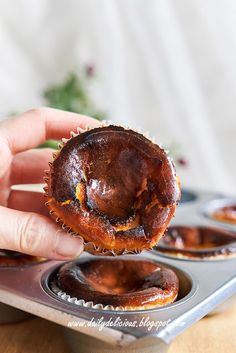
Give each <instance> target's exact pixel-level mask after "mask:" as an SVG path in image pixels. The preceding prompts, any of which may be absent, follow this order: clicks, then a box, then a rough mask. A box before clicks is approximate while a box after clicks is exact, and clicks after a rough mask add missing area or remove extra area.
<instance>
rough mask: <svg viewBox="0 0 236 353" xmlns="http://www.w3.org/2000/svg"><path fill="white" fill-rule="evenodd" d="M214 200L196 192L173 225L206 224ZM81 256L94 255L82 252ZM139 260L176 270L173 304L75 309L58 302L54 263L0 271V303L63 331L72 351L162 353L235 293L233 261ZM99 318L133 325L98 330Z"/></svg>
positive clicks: (146, 254)
mask: <svg viewBox="0 0 236 353" xmlns="http://www.w3.org/2000/svg"><path fill="white" fill-rule="evenodd" d="M217 197H218V195H215V194H209V193H197V197H196V199H195V200H194V201H191V202H189V203H185V204H182V205H180V206H179V208H178V211H177V214H176V217H175V219H174V222H173V224H184V225H195V224H198V225H209V220H208V218H207V217H204V216H203V214H202V209H203V207H204V205H205V204H206V203H207V202H209V201H210V200H212V199H214V198H217ZM82 257H93V256H92V255H89V254H86V253H84V254H82ZM131 257H132V255H131ZM138 257H140V258H145V259H147V260H148V259H149V260H152V261H156V262H157V263H160V264H162V265H164V266H167V267H170V268H173V269H174V270H175V271H176V273H177V276H178V277H179V279H180V296H179V298H178V300H177V301H176V302H175V303H173V304H170V305H167V306H164V307H161V308H156V309H147V310H134V311H124V310H110V309H108V308H106V309H104V308H103V309H101V308H99V307H97V308H95V307H89V306H84V305H76V304H75V303H73V302H72V303H71V302H68V301H66V300H64V299H63V298H59V297H58V295H57V294H56V293H54V292H53V291H52V288H51V279H52V278H53V276H55V273H56V272H57V271H58V269H59V267H60V266H61V265H62V264H63V262H56V261H48V262H43V263H37V264H34V265H32V266H26V267H21V268H0V301H1V302H2V303H4V304H6V305H10V306H12V307H14V308H17V309H21V310H23V311H26V312H28V313H31V314H34V315H37V316H40V317H42V318H45V319H47V320H51V321H53V322H55V323H58V324H60V325H62V326H64V327H65V333H66V336H67V337H69V338H68V340H69V342H70V347H71V348H70V349H71V351H72V352H75V353H77V352H78V353H87V352H93V351H94V352H97V353H100V352H101V353H102V352H103V353H106V351H107V352H109V353H110V351H113V350H114V352H116V351H117V352H118V350H119V353H133V352H134V351H135V352H138V353H144V352H145V353H152V352H165V351H166V350H167V349H168V345H169V344H170V342H171V341H172V340H173V339H174V338H175V337H176V336H177V335H179V334H180V333H181V332H183V331H184V330H185V329H186V328H188V327H189V326H190V325H191V324H193V323H194V322H196V321H197V320H199V319H201V318H202V317H204V316H205V315H206V314H208V313H210V312H212V310H213V309H214V308H216V307H217V306H218V305H219V304H221V303H223V302H225V301H226V300H227V299H228V298H229V297H231V296H232V295H233V294H235V293H236V273H235V267H236V259H235V258H228V259H225V260H218V261H208V260H201V261H192V260H189V259H184V260H180V259H178V258H174V257H169V256H163V255H160V254H158V253H157V252H156V251H144V252H143V253H142V254H141V255H136V256H135V258H136V259H137V258H138ZM26 279H27V281H26ZM101 318H102V320H103V321H102V322H103V323H109V322H110V321H111V320H113V321H114V320H116V319H118V318H119V319H120V320H121V321H122V323H125V322H132V323H134V322H137V324H136V325H135V326H132V327H131V326H127V325H126V326H125V325H123V326H119V327H117V326H112V325H107V326H106V325H105V324H104V326H103V328H102V329H101V325H100V324H97V325H91V322H95V324H96V323H97V322H98V320H101ZM81 335H83V336H81ZM86 335H87V336H89V338H88V337H87V336H86ZM80 342H81V346H80ZM81 347H82V348H81ZM110 347H112V349H111V348H110ZM152 348H153V350H152Z"/></svg>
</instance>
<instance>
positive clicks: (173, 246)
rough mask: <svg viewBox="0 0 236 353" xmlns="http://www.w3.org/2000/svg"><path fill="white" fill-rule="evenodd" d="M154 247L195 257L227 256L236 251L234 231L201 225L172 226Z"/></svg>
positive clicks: (162, 250)
mask: <svg viewBox="0 0 236 353" xmlns="http://www.w3.org/2000/svg"><path fill="white" fill-rule="evenodd" d="M156 249H157V250H158V251H161V252H166V253H172V254H182V255H183V256H186V257H195V258H196V257H199V258H204V257H217V256H223V255H224V256H227V255H229V254H233V253H236V233H234V232H230V231H227V230H223V229H219V228H211V227H203V226H202V227H190V226H189V227H187V226H173V227H170V228H169V229H168V231H167V232H166V234H165V236H164V237H163V238H162V239H161V241H160V242H159V244H158V246H157V247H156Z"/></svg>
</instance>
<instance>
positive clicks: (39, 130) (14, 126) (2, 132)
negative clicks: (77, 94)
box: [0, 107, 100, 154]
mask: <svg viewBox="0 0 236 353" xmlns="http://www.w3.org/2000/svg"><path fill="white" fill-rule="evenodd" d="M99 125H100V123H99V122H98V121H97V120H95V119H93V118H90V117H88V116H85V115H80V114H75V113H71V112H65V111H63V110H58V109H52V108H44V107H43V108H38V109H32V110H30V111H28V112H26V113H23V114H21V115H19V116H17V117H14V118H10V119H7V120H4V121H3V122H1V123H0V139H2V140H3V141H4V142H5V143H6V145H7V146H8V148H9V150H10V151H11V153H12V154H16V153H18V152H22V151H26V150H28V149H31V148H34V147H36V146H38V145H39V144H41V143H43V142H44V141H45V140H48V139H61V138H62V137H65V138H69V137H70V131H76V129H77V128H81V129H86V128H88V127H96V126H99Z"/></svg>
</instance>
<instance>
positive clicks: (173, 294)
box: [56, 257, 179, 310]
mask: <svg viewBox="0 0 236 353" xmlns="http://www.w3.org/2000/svg"><path fill="white" fill-rule="evenodd" d="M56 285H57V287H58V288H59V289H60V290H61V291H62V292H63V293H64V294H66V295H63V294H62V293H61V292H60V296H61V297H63V298H67V300H68V296H69V298H73V299H75V298H76V299H77V300H78V299H82V300H83V302H84V305H86V303H92V304H93V307H94V306H95V307H96V305H101V306H102V307H103V308H106V307H107V306H109V307H110V308H111V309H121V310H143V309H152V308H157V307H162V306H165V305H168V304H171V303H173V302H174V301H175V300H176V298H177V296H178V290H179V280H178V277H177V276H176V274H175V273H174V271H173V270H171V269H169V268H166V267H162V266H161V265H159V264H157V263H155V262H153V261H150V260H146V259H140V258H139V259H124V258H123V259H121V258H110V257H106V258H102V257H99V258H84V259H82V258H81V259H79V260H77V261H75V262H69V263H66V264H65V265H63V266H62V267H61V268H60V269H59V271H58V274H57V279H56Z"/></svg>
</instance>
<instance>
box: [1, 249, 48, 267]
mask: <svg viewBox="0 0 236 353" xmlns="http://www.w3.org/2000/svg"><path fill="white" fill-rule="evenodd" d="M44 260H45V259H43V258H40V257H36V256H31V255H26V254H22V253H20V252H18V251H12V250H3V249H0V267H18V266H26V265H31V264H34V263H37V262H41V261H44Z"/></svg>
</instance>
